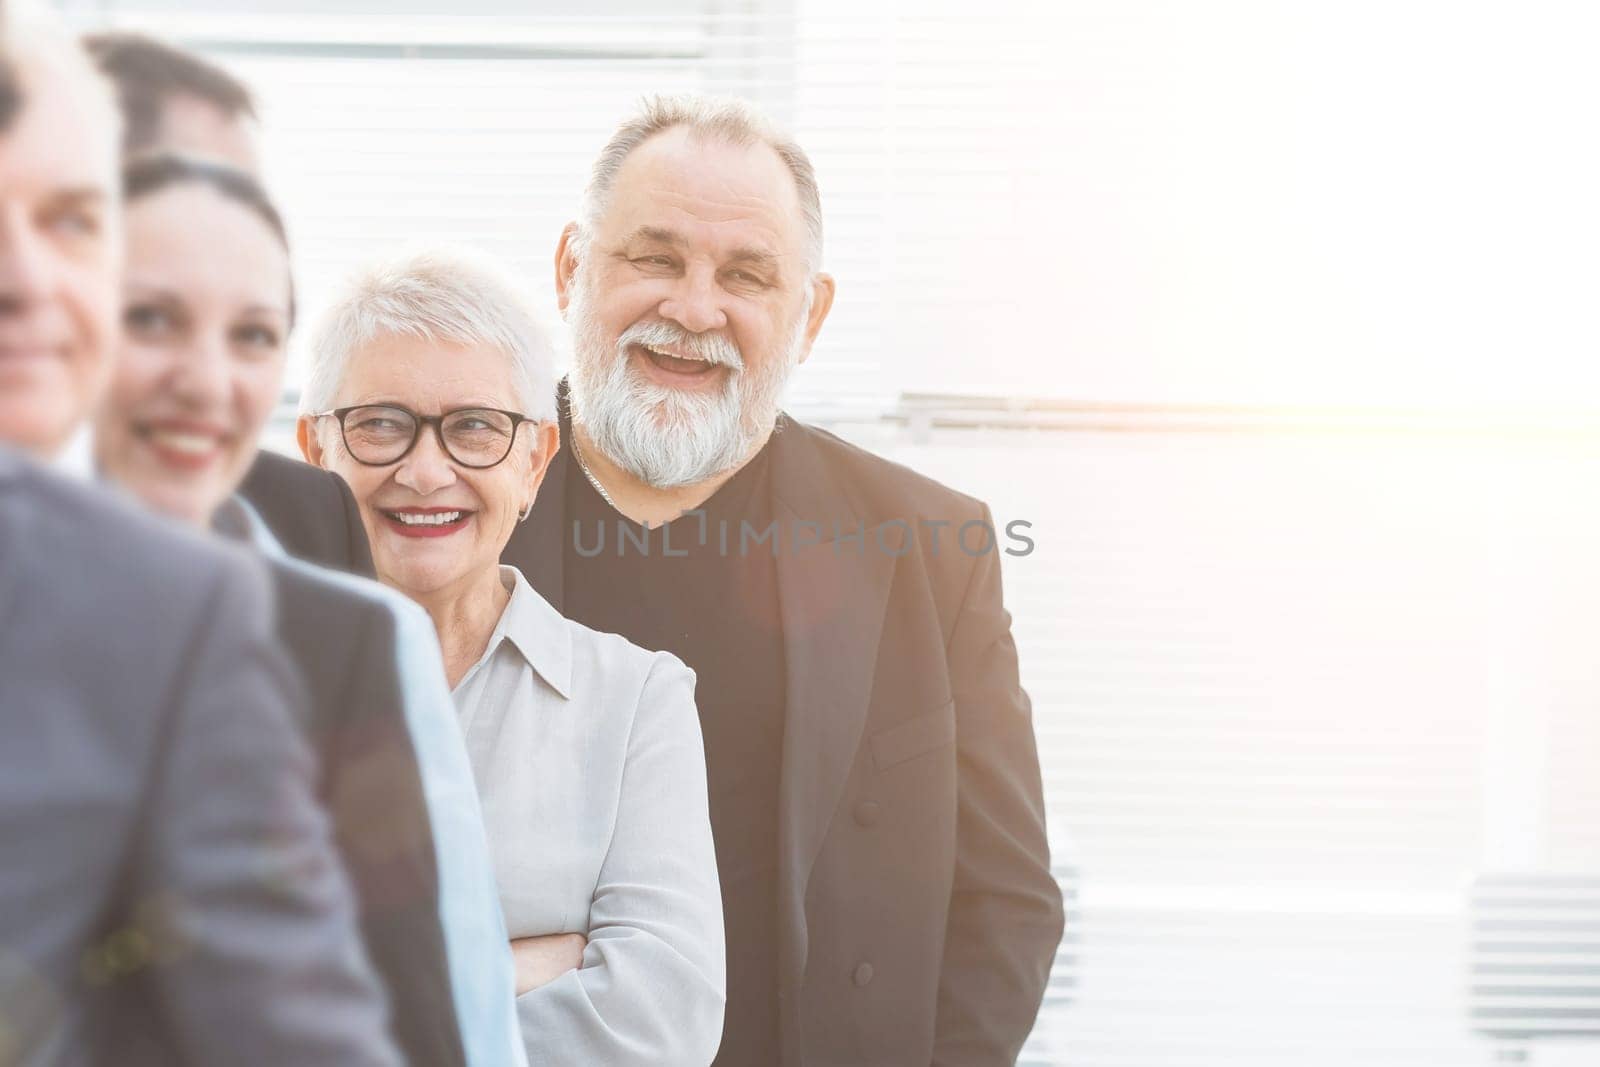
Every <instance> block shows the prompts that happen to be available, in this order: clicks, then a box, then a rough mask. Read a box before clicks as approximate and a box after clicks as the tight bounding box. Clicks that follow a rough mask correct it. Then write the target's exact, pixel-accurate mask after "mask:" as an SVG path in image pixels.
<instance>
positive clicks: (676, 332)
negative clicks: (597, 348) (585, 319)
mask: <svg viewBox="0 0 1600 1067" xmlns="http://www.w3.org/2000/svg"><path fill="white" fill-rule="evenodd" d="M629 345H653V346H656V347H661V346H664V345H672V346H673V347H675V348H680V349H682V350H684V351H686V352H690V353H693V354H694V355H695V356H697V357H698V358H700V359H703V360H705V361H706V362H707V363H710V364H713V365H716V366H723V367H731V368H732V369H734V370H738V371H742V370H744V355H743V354H742V353H741V352H740V351H739V346H738V345H736V344H734V343H733V342H732V341H731V340H729V339H728V338H726V337H724V336H722V335H721V334H719V333H691V332H689V331H688V330H686V329H684V328H683V327H682V326H678V325H676V324H674V323H670V322H636V323H634V324H633V325H632V326H629V327H628V328H627V329H626V330H624V331H623V332H622V336H621V337H618V338H617V350H618V351H619V352H626V350H627V348H628V346H629Z"/></svg>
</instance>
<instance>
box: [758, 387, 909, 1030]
mask: <svg viewBox="0 0 1600 1067" xmlns="http://www.w3.org/2000/svg"><path fill="white" fill-rule="evenodd" d="M812 432H813V431H811V430H810V429H809V428H808V427H805V426H803V425H800V424H797V423H794V422H793V421H791V420H789V419H788V418H787V417H785V419H784V420H783V424H782V426H781V428H780V430H779V432H778V433H777V435H776V436H775V437H774V438H773V449H774V450H773V455H772V463H773V472H772V473H773V477H772V495H773V515H774V517H775V518H776V519H777V520H778V525H779V530H780V536H781V537H782V543H781V544H780V546H779V552H778V597H779V602H780V604H779V609H780V612H781V617H782V620H783V645H784V656H785V673H786V674H787V677H788V686H787V693H786V706H785V709H784V734H783V772H782V778H781V782H780V786H779V789H780V792H779V798H778V865H779V901H778V907H779V916H780V931H781V933H780V938H781V943H780V952H781V957H780V958H781V961H782V965H783V974H782V976H781V982H782V985H781V986H780V988H781V989H782V990H783V991H784V992H785V994H786V995H792V991H793V990H794V989H795V988H797V987H798V984H799V981H800V979H801V977H802V976H803V975H804V973H805V965H806V952H807V932H806V916H805V894H806V885H807V882H808V881H809V879H810V875H811V868H812V865H813V863H814V862H815V861H816V857H817V853H818V852H819V851H820V850H821V848H822V842H823V838H824V837H825V836H826V834H827V831H828V827H829V825H830V823H831V822H832V819H833V813H834V811H835V809H836V808H837V807H838V803H839V796H840V793H841V792H842V791H843V789H844V785H845V779H846V778H847V777H848V775H849V773H850V768H851V766H852V764H853V763H854V762H855V757H856V751H857V749H858V748H859V746H860V743H861V732H862V729H863V726H864V724H865V721H866V714H867V707H868V703H869V701H870V698H871V693H872V678H873V667H874V664H875V663H876V661H877V649H878V638H879V634H880V631H881V630H882V627H883V618H884V609H885V606H886V605H887V603H888V598H889V586H890V582H891V580H892V579H893V577H894V562H895V560H894V557H893V556H892V555H891V554H890V553H889V552H886V551H883V550H882V549H881V548H880V547H879V545H878V543H877V540H876V529H877V528H876V525H875V523H874V522H873V521H872V519H871V517H869V516H865V515H863V514H861V513H860V511H859V510H858V509H857V508H856V507H855V506H854V505H853V503H852V502H851V500H850V498H849V497H848V496H847V494H846V493H845V491H844V489H843V488H842V487H841V486H840V485H839V484H838V483H837V480H836V479H835V478H834V477H833V476H832V474H831V473H830V472H829V471H828V470H827V469H826V467H825V466H824V465H823V464H822V461H821V457H820V456H819V455H818V454H817V449H816V445H815V443H814V442H813V441H812V440H811V437H810V435H811V434H812ZM805 523H812V524H816V525H815V527H806V526H803V525H802V524H805ZM797 529H805V531H806V534H805V536H806V539H809V538H810V536H811V534H812V533H813V532H815V533H816V535H817V539H818V542H819V543H817V544H812V545H807V546H804V547H797V546H796V544H795V542H796V541H798V540H799V539H800V538H798V537H796V536H795V534H796V531H797ZM894 529H897V528H891V531H890V532H893V530H894ZM857 535H862V540H860V541H858V540H855V538H856V536H857ZM886 539H887V534H886ZM890 547H891V549H894V550H895V551H898V549H897V548H895V547H894V545H892V544H891V545H890ZM786 999H788V996H786Z"/></svg>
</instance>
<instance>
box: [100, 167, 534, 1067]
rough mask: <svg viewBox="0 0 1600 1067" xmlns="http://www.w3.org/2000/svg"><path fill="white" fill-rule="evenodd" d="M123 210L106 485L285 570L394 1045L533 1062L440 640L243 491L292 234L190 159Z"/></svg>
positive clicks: (250, 188) (285, 331) (280, 332)
mask: <svg viewBox="0 0 1600 1067" xmlns="http://www.w3.org/2000/svg"><path fill="white" fill-rule="evenodd" d="M123 197H124V203H123V213H124V224H125V225H124V231H125V240H126V270H125V273H124V281H123V303H122V335H123V336H122V344H121V348H120V351H119V352H118V353H117V358H116V360H115V364H114V367H113V370H112V381H111V383H110V387H109V388H108V390H107V392H106V398H105V401H104V406H103V408H102V409H101V411H100V413H99V415H98V418H97V419H96V423H95V457H96V461H97V463H98V466H99V469H100V472H101V474H102V475H103V476H104V477H106V478H107V479H109V480H111V481H113V482H116V483H118V484H119V485H120V486H121V487H122V488H124V489H126V490H128V491H129V492H131V493H132V494H133V495H134V496H136V497H138V498H139V499H140V500H141V501H143V502H144V503H145V504H146V505H147V506H149V507H150V508H152V509H154V510H156V511H159V512H162V513H164V514H167V515H169V516H172V517H174V518H176V519H178V520H180V521H183V522H186V523H189V524H191V525H194V526H199V527H209V528H212V529H216V530H218V531H221V532H226V533H230V534H232V535H234V536H235V537H237V538H239V539H242V540H245V541H248V542H250V543H251V544H252V545H254V547H255V548H256V549H257V550H259V551H261V552H262V553H263V554H264V555H266V556H268V557H269V560H270V563H271V574H272V578H273V584H274V589H275V593H276V602H277V611H278V620H277V622H278V632H279V637H280V638H281V639H282V641H283V643H284V645H285V646H286V648H287V649H288V650H289V652H290V654H291V657H292V659H293V660H294V661H295V665H296V666H297V667H298V668H299V671H300V674H301V676H302V678H303V680H304V682H305V688H306V694H307V697H308V700H307V701H306V714H305V716H304V717H303V725H304V727H305V732H306V736H307V739H308V740H309V742H310V744H311V748H312V749H313V750H314V752H315V754H316V756H317V760H318V765H319V767H318V782H319V790H320V793H321V798H322V801H323V804H324V806H325V807H326V809H327V811H328V815H329V818H330V823H331V829H332V832H333V837H334V843H335V846H336V848H337V850H338V852H339V855H340V858H341V860H342V861H343V864H344V867H345V870H346V873H347V874H348V875H349V879H350V882H351V885H352V888H353V889H354V890H355V895H356V899H357V903H358V905H359V909H360V919H361V926H362V933H363V940H364V943H365V947H366V950H367V954H368V956H369V957H370V958H371V960H372V963H373V964H374V969H375V970H376V971H377V973H378V977H379V979H380V980H381V981H382V983H383V985H384V986H385V988H386V989H387V991H388V1000H389V1005H390V1009H391V1019H390V1024H391V1029H392V1030H393V1032H394V1035H395V1038H396V1041H397V1043H398V1044H399V1046H400V1048H401V1050H402V1051H403V1052H404V1053H405V1054H406V1058H407V1060H408V1062H411V1063H416V1064H424V1063H426V1064H430V1065H432V1064H441V1065H450V1064H466V1065H469V1067H478V1065H479V1064H489V1063H493V1064H503V1063H510V1064H515V1063H517V1062H519V1061H520V1056H521V1043H520V1040H519V1039H518V1035H517V1021H516V1018H515V1014H514V1002H513V985H512V969H511V957H510V951H509V949H508V947H507V944H506V933H505V925H504V921H503V919H502V917H501V914H500V910H499V905H498V900H497V897H496V893H495V887H494V875H493V869H492V867H491V866H490V862H489V855H488V843H487V839H486V837H485V834H484V830H483V823H482V812H481V810H480V809H479V807H478V804H477V796H476V790H475V786H474V785H473V780H472V770H471V766H470V765H469V763H468V761H467V756H466V749H465V747H464V745H463V742H462V739H461V734H460V731H459V728H458V727H457V726H456V721H455V710H454V704H453V702H452V700H451V697H450V692H449V688H448V686H447V684H446V683H445V679H444V676H443V672H442V670H441V669H439V667H438V661H439V647H438V642H437V639H436V638H435V637H434V636H433V629H432V625H431V624H430V623H429V622H428V619H427V616H426V615H425V614H424V613H422V612H421V611H420V609H418V608H417V607H416V606H415V605H413V604H411V603H409V602H408V601H406V600H405V598H404V597H400V596H398V595H396V594H394V593H392V592H391V591H389V590H387V589H385V588H384V587H382V586H380V585H378V584H377V583H375V582H367V581H363V580H361V579H356V578H351V577H349V576H346V575H341V574H336V573H334V572H332V571H327V570H324V569H322V568H318V567H314V566H312V565H310V564H306V563H302V562H299V561H295V560H291V559H289V558H288V557H287V556H286V555H285V554H284V553H283V552H282V550H281V548H279V547H278V546H277V544H276V542H275V541H274V540H273V538H272V535H271V534H270V533H269V532H268V531H267V529H266V527H265V525H264V524H262V523H261V521H260V520H259V518H258V517H257V516H256V515H255V514H254V513H253V511H252V510H251V509H250V508H249V506H248V505H247V504H245V503H244V501H243V500H242V498H240V497H239V496H238V495H237V493H236V491H237V489H238V487H239V484H240V482H241V481H242V480H243V479H244V477H245V474H246V472H247V471H248V470H249V469H250V466H251V464H252V462H253V461H254V460H255V458H256V454H257V450H258V439H259V438H260V436H261V432H262V430H263V429H264V428H265V426H266V423H267V420H268V419H269V418H270V416H271V414H272V410H273V408H274V407H275V406H276V404H277V401H278V395H279V391H280V389H281V386H282V380H283V371H284V361H285V353H286V347H285V346H286V342H287V340H288V336H289V329H290V327H291V326H292V324H293V322H294V294H293V287H292V283H291V280H290V270H289V250H288V242H287V239H286V237H285V233H284V226H283V221H282V219H281V218H280V217H279V214H278V212H277V210H276V209H275V208H274V207H273V205H272V202H271V201H270V200H269V199H268V197H267V195H266V193H265V192H264V191H263V190H262V188H261V186H260V185H259V184H258V183H257V182H256V180H255V179H254V178H252V177H251V176H250V175H248V174H246V173H244V172H242V171H238V170H235V169H233V168H231V167H228V166H226V165H223V164H219V163H214V162H210V161H205V160H199V159H193V158H188V157H182V156H174V155H160V156H149V157H143V158H140V159H137V160H134V161H132V162H130V163H129V164H128V166H127V169H126V170H125V172H124V180H123ZM430 667H431V670H430ZM262 1010H263V1011H270V1010H271V1006H270V1005H263V1006H262ZM130 1029H131V1030H135V1031H136V1030H137V1025H136V1023H134V1024H132V1025H131V1026H130ZM133 1039H134V1038H133V1037H130V1040H133Z"/></svg>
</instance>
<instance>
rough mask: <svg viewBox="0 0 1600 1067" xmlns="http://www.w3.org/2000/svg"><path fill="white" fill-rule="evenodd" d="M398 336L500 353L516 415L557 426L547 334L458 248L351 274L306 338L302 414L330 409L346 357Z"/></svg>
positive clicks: (412, 254) (473, 256)
mask: <svg viewBox="0 0 1600 1067" xmlns="http://www.w3.org/2000/svg"><path fill="white" fill-rule="evenodd" d="M397 335H399V336H409V337H417V338H421V339H422V340H425V341H434V342H438V343H441V344H458V345H471V346H486V347H490V348H497V349H499V350H500V351H502V352H504V353H505V354H506V358H507V359H509V360H510V361H511V372H512V376H511V380H512V383H513V385H514V387H515V389H516V392H517V403H518V404H519V405H520V406H521V410H522V413H523V414H524V415H528V416H530V417H532V418H534V419H537V420H539V421H541V422H553V421H555V418H556V379H555V365H556V350H555V345H554V343H553V341H552V339H551V337H550V334H549V331H547V330H546V329H545V327H544V326H543V325H542V324H541V323H540V321H539V318H538V316H537V315H535V314H534V312H533V309H532V308H531V307H530V306H529V305H528V303H527V302H526V301H525V300H524V299H523V297H522V294H521V292H520V291H519V289H518V287H517V285H516V284H515V283H514V282H513V281H512V280H511V279H510V277H509V275H507V274H506V272H505V271H504V270H503V269H502V268H500V267H499V266H498V265H497V264H495V263H494V262H493V261H491V260H489V259H487V258H485V257H484V256H482V255H480V254H478V253H469V252H466V251H464V250H460V249H427V250H422V251H408V252H404V253H401V254H398V255H396V256H392V257H390V258H387V259H383V260H380V261H377V262H375V263H372V264H370V265H368V266H366V267H364V268H363V269H361V270H360V271H358V272H357V274H356V276H355V277H354V278H352V279H351V281H350V282H349V283H348V284H347V285H346V287H345V289H344V291H343V292H342V293H341V294H340V295H339V297H338V298H337V299H335V301H334V303H333V305H332V306H331V307H330V308H328V310H327V311H326V312H324V313H323V315H322V317H321V319H320V320H319V321H318V324H317V329H316V331H315V333H314V334H313V336H312V339H311V374H310V377H309V378H308V379H307V381H306V387H305V390H304V392H302V393H301V396H300V411H301V413H302V414H312V413H315V412H322V411H327V410H329V409H330V408H332V407H333V406H334V404H335V402H336V399H337V397H338V395H339V387H340V386H341V385H343V384H344V377H345V371H346V369H347V368H348V367H349V365H350V357H351V356H352V355H353V354H354V353H355V352H357V351H359V350H360V349H362V348H365V347H366V346H367V345H369V344H371V343H372V342H374V341H376V340H378V339H379V338H382V337H392V336H397Z"/></svg>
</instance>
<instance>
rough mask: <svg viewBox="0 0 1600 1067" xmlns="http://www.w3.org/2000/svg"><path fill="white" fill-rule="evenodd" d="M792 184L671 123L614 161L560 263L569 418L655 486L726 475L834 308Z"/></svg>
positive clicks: (762, 159) (755, 157) (744, 151)
mask: <svg viewBox="0 0 1600 1067" xmlns="http://www.w3.org/2000/svg"><path fill="white" fill-rule="evenodd" d="M806 243H807V235H806V228H805V220H804V215H803V213H802V211H801V207H800V198H799V193H798V192H797V191H796V189H795V183H794V178H793V176H792V175H791V174H790V173H789V171H788V169H787V168H786V167H785V166H784V163H783V161H782V159H781V158H779V156H778V154H777V153H776V152H774V151H773V150H772V149H771V148H769V147H767V146H766V145H760V144H757V145H733V144H728V143H726V142H720V141H716V140H706V139H702V138H696V137H693V136H691V135H690V134H689V132H688V131H687V130H684V129H675V130H668V131H667V132H665V133H662V134H658V135H657V136H655V137H653V138H651V139H650V140H648V141H646V142H645V143H644V144H643V145H641V146H639V147H638V148H636V149H635V150H634V151H633V152H632V154H630V155H629V156H628V158H627V160H626V161H625V162H624V163H623V165H622V167H621V169H620V170H619V172H618V174H617V180H616V183H615V185H614V186H613V188H612V192H611V197H610V201H609V204H608V206H607V209H606V212H605V215H604V217H603V218H601V219H600V220H599V221H598V225H597V226H596V227H595V232H594V233H593V234H590V235H589V241H588V242H587V244H586V245H585V246H583V247H582V248H577V247H574V244H573V241H572V231H571V229H570V228H569V231H568V234H567V235H566V236H565V237H563V244H562V249H561V251H560V252H559V253H558V263H557V282H558V286H559V287H560V297H561V305H562V309H563V310H564V311H565V312H566V316H567V321H568V322H569V323H570V324H571V326H572V331H573V349H574V366H573V373H572V379H571V382H572V410H573V416H574V419H575V420H576V421H577V422H578V423H579V424H580V425H581V426H582V427H583V429H584V430H585V431H586V432H587V433H588V435H589V437H590V439H591V440H592V441H593V442H594V443H595V445H596V446H597V447H598V448H599V449H600V450H601V451H603V452H605V453H606V455H607V456H608V457H609V458H610V459H611V460H612V461H613V462H615V463H617V464H618V465H620V466H621V467H623V468H624V469H625V470H628V471H630V472H631V473H632V474H633V475H634V476H635V477H637V478H639V479H640V480H641V481H643V482H645V483H646V484H648V485H653V486H656V487H658V488H670V487H674V486H683V485H692V484H696V483H699V482H702V481H704V480H706V479H708V478H711V477H713V476H716V475H718V474H720V473H723V472H725V471H728V470H731V469H733V468H734V467H737V466H738V465H740V464H741V463H743V462H744V461H745V460H747V459H749V458H750V455H751V454H752V453H753V451H754V450H755V449H756V448H758V447H759V446H760V444H761V443H762V442H763V441H765V440H766V438H767V436H768V435H769V434H770V433H771V432H772V426H773V421H774V420H775V419H776V418H777V414H778V406H779V399H780V396H781V394H782V391H783V387H784V384H785V382H786V381H787V380H788V377H789V374H790V372H791V371H792V370H793V369H794V368H795V366H796V365H797V364H799V363H800V362H801V361H802V360H804V359H805V358H806V356H807V354H808V353H809V352H810V350H811V343H812V341H813V340H814V339H815V337H816V335H817V331H818V330H819V329H820V328H821V326H822V321H823V319H824V318H825V317H826V315H827V313H828V307H829V305H830V304H831V302H832V296H833V282H832V280H831V279H829V278H828V277H827V276H826V275H815V274H813V273H812V272H811V270H810V265H809V264H808V263H807V262H806Z"/></svg>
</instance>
